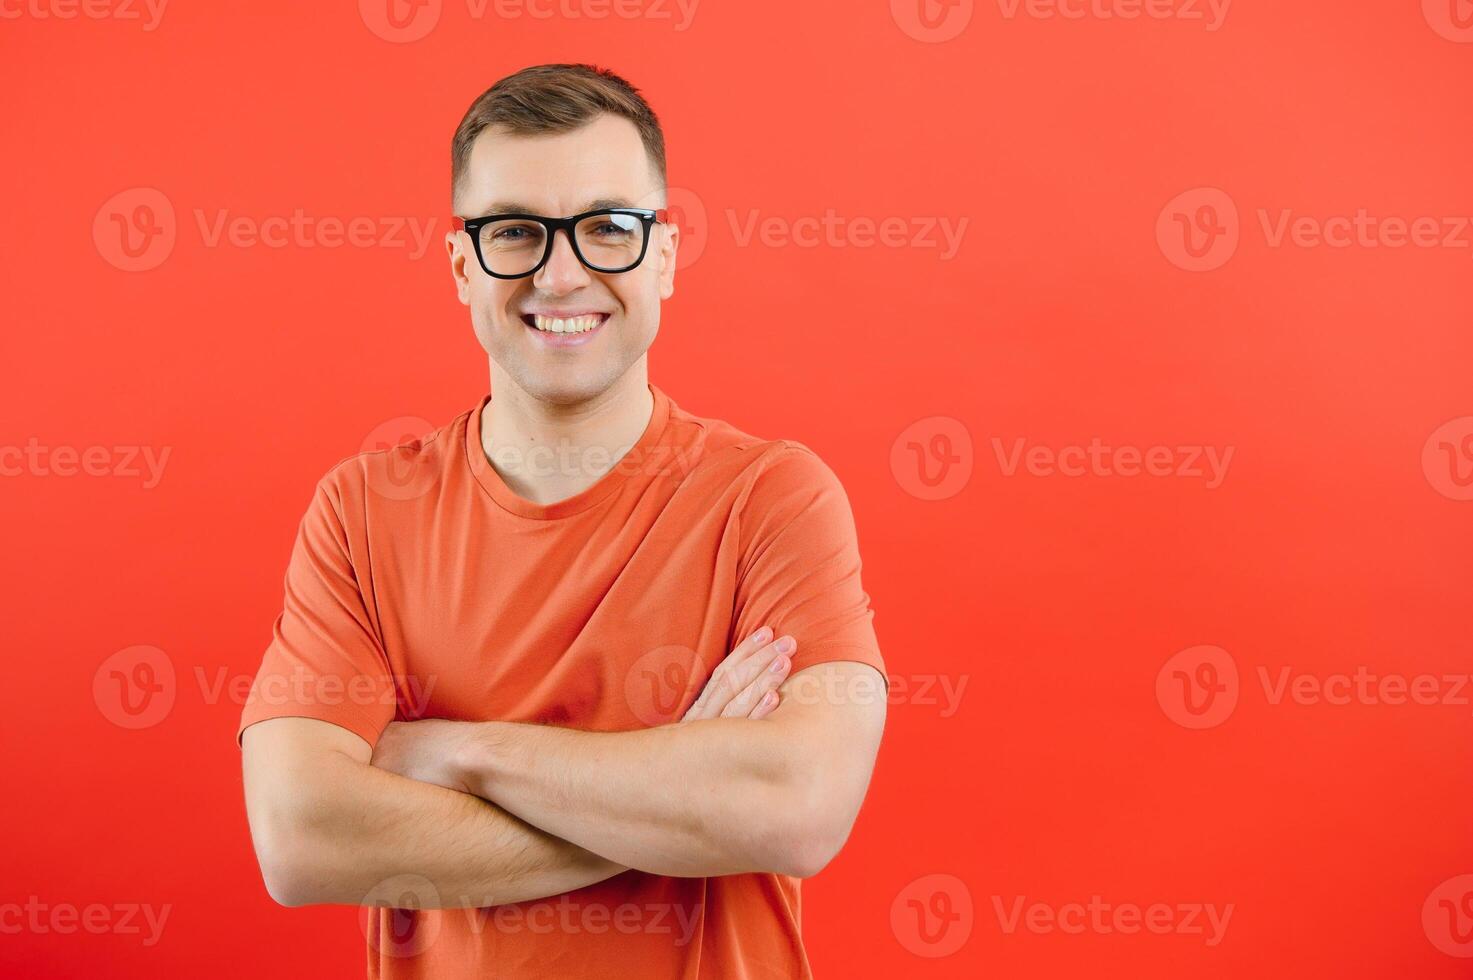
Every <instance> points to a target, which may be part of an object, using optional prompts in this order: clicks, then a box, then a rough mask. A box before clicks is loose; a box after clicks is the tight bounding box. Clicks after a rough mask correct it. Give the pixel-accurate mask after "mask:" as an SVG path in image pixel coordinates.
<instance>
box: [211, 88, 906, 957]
mask: <svg viewBox="0 0 1473 980" xmlns="http://www.w3.org/2000/svg"><path fill="white" fill-rule="evenodd" d="M452 183H453V206H454V209H455V214H456V215H457V222H456V224H457V227H456V230H454V231H453V232H451V233H450V234H448V235H447V236H446V245H447V251H448V254H449V258H450V268H451V272H452V274H453V276H454V280H455V286H456V290H457V292H458V294H459V296H460V300H461V302H462V303H464V304H466V305H467V306H468V307H469V308H470V313H471V322H472V323H473V325H474V328H475V332H476V336H477V338H478V339H479V341H480V343H481V345H482V346H483V347H484V348H485V350H486V353H487V354H488V356H489V361H490V372H491V390H492V395H491V396H490V397H488V398H485V399H483V400H482V401H481V403H480V404H479V405H478V406H477V407H476V408H475V409H473V410H471V411H469V412H467V413H466V414H464V415H462V416H460V417H459V418H457V419H456V420H455V421H453V422H451V423H450V424H449V425H447V426H445V427H444V428H442V429H439V430H437V431H436V432H434V433H432V434H431V435H429V436H427V437H425V438H423V439H420V440H417V441H414V442H411V443H409V444H407V445H404V446H400V447H397V448H394V449H391V450H387V451H383V452H369V453H363V454H360V455H358V456H354V457H351V458H349V459H347V460H344V461H343V462H341V463H339V464H338V465H337V466H336V467H334V468H333V469H332V470H331V471H330V472H329V473H328V474H327V475H326V476H325V477H324V478H323V479H322V480H321V481H320V483H319V484H318V487H317V490H316V493H315V495H314V497H313V500H312V504H311V506H310V508H309V509H308V511H307V514H306V516H305V517H304V518H303V521H302V525H301V528H300V531H299V533H298V536H297V540H296V545H295V548H294V550H293V553H292V558H291V563H290V566H289V569H288V571H287V576H286V599H285V608H284V609H283V612H282V614H281V617H280V618H279V619H278V620H277V623H276V627H275V630H274V633H273V638H272V642H271V644H270V647H269V649H268V650H267V652H266V655H265V659H264V662H263V664H262V666H261V669H260V672H259V674H258V675H257V677H256V683H255V686H254V688H253V691H252V696H251V698H250V700H249V702H248V704H247V706H246V708H245V711H244V714H243V717H242V719H241V726H240V739H241V744H242V747H243V756H244V773H245V792H246V806H247V812H248V815H249V818H250V825H251V834H252V838H253V840H254V843H255V847H256V853H257V856H258V858H259V860H260V864H261V870H262V873H263V876H264V877H265V881H266V887H267V889H268V890H269V892H270V893H271V895H272V897H273V898H275V899H276V900H277V901H278V902H280V903H282V904H283V905H290V906H296V905H307V904H316V903H345V904H354V905H366V906H377V908H375V909H372V910H370V911H369V912H368V913H367V914H368V916H369V922H368V939H369V971H368V972H369V975H370V976H373V977H437V978H444V977H473V976H475V977H479V976H498V977H544V976H546V977H561V978H577V977H595V976H596V977H601V978H606V980H607V978H624V977H638V978H656V977H686V978H695V977H750V978H755V977H782V978H789V977H804V976H809V975H810V973H809V968H808V963H807V959H806V957H805V955H804V951H803V944H802V939H801V933H800V901H799V882H798V879H800V878H804V877H808V876H810V875H813V874H815V873H816V872H817V871H819V869H821V868H822V867H823V866H824V865H825V864H826V863H827V862H828V861H829V860H830V859H831V858H832V857H833V856H834V854H835V853H837V851H838V850H839V848H840V847H841V846H842V845H843V843H844V841H845V839H846V838H847V836H848V834H849V830H850V827H851V826H852V824H853V822H854V819H855V816H856V814H857V812H858V809H859V806H860V803H861V801H862V800H863V797H864V793H865V790H866V788H867V786H868V783H869V777H870V772H871V769H872V767H873V765H874V759H875V754H876V752H877V750H878V746H879V740H880V734H881V730H882V728H883V726H884V716H885V694H886V683H885V680H884V662H883V660H882V659H881V656H880V652H879V649H878V645H877V643H876V640H875V635H874V629H873V626H872V618H873V613H872V612H871V611H870V609H869V599H868V596H867V595H866V594H865V592H864V590H863V588H862V587H861V584H860V577H859V572H860V561H859V554H858V550H857V546H856V541H855V532H854V524H853V518H852V516H851V513H850V510H849V505H848V502H847V500H846V498H845V495H844V492H843V488H842V487H841V486H840V485H839V483H838V481H837V479H836V478H835V477H834V475H833V473H832V472H831V471H830V470H829V468H828V467H827V466H825V465H824V464H823V463H822V462H821V461H820V460H819V459H818V458H817V457H816V456H815V455H814V454H813V453H812V452H810V451H809V450H807V449H806V448H804V447H803V446H801V445H799V444H797V443H794V442H785V441H764V440H761V439H757V438H754V437H752V436H749V435H746V434H745V433H743V432H740V431H738V430H737V429H735V428H733V427H732V426H730V425H727V424H726V423H724V422H720V421H715V420H710V419H703V418H698V417H696V416H694V415H691V414H690V413H688V412H686V411H684V410H683V409H681V408H680V407H679V406H678V405H676V404H675V403H674V402H673V401H672V400H671V399H670V398H669V397H668V396H667V395H666V394H665V393H664V392H663V391H661V390H660V389H659V388H658V387H656V386H653V385H651V384H649V382H648V377H647V364H646V352H647V351H648V349H649V347H650V344H651V342H652V341H653V340H654V338H655V334H656V331H657V330H658V327H659V318H660V302H661V301H662V300H664V299H667V298H668V297H669V296H670V295H671V294H672V292H673V290H674V279H675V269H676V255H677V246H678V243H679V233H678V230H677V228H676V227H675V225H673V224H671V223H670V222H669V221H668V220H667V215H666V214H665V213H664V211H663V210H662V209H663V207H664V204H665V201H664V195H665V152H664V140H663V137H662V135H661V132H660V127H659V124H658V122H657V121H656V118H655V116H654V114H653V113H652V112H651V111H650V109H649V107H648V105H646V103H645V102H644V100H643V99H642V98H641V97H640V95H639V94H638V92H637V91H635V90H634V89H633V88H632V87H630V86H629V84H628V83H627V82H625V81H624V80H622V79H621V78H619V77H618V76H616V75H614V74H612V73H610V72H607V71H599V70H597V69H594V68H592V67H589V66H578V65H544V66H540V67H536V68H529V69H526V70H524V71H521V72H519V73H517V74H515V75H513V76H511V77H509V78H506V79H503V80H502V81H500V82H498V83H497V84H496V85H495V86H493V87H492V88H491V89H490V90H488V91H487V92H486V93H485V94H483V95H482V96H481V97H480V98H479V99H477V100H476V102H475V103H474V104H473V105H472V106H471V108H470V110H469V111H468V112H467V114H466V116H465V118H464V119H463V120H462V122H461V124H460V126H459V128H458V130H457V132H456V134H455V137H454V140H453V143H452ZM560 218H572V219H574V220H570V221H562V222H559V221H557V220H552V221H546V220H545V219H560ZM752 390H753V393H754V396H755V397H781V396H780V394H778V393H770V392H766V391H764V385H763V384H762V382H761V381H760V379H756V378H754V381H753V384H752Z"/></svg>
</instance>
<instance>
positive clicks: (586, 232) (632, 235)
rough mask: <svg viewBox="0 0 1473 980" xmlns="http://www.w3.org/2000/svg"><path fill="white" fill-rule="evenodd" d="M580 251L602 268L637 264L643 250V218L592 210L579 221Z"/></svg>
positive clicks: (618, 269)
mask: <svg viewBox="0 0 1473 980" xmlns="http://www.w3.org/2000/svg"><path fill="white" fill-rule="evenodd" d="M576 233H577V236H578V251H579V252H581V253H583V260H584V261H585V262H587V263H588V264H589V265H591V266H592V267H593V268H595V269H598V270H599V271H600V272H624V271H625V270H628V269H632V268H634V266H635V264H636V263H637V262H638V261H639V257H640V255H641V254H642V253H643V252H644V222H643V221H640V220H639V219H638V218H637V217H635V216H634V215H632V214H592V215H589V216H588V217H586V218H584V219H583V220H582V221H580V222H578V227H577V229H576Z"/></svg>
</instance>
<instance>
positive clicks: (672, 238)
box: [655, 221, 680, 300]
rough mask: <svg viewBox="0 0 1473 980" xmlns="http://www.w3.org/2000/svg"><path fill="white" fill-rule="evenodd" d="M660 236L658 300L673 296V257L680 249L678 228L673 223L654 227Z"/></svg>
mask: <svg viewBox="0 0 1473 980" xmlns="http://www.w3.org/2000/svg"><path fill="white" fill-rule="evenodd" d="M655 227H656V228H659V229H660V230H661V231H662V232H663V234H661V236H660V299H662V300H665V299H669V298H670V297H671V296H673V295H675V255H676V252H677V251H678V250H679V248H680V226H679V225H677V224H676V223H675V222H673V221H671V222H667V223H665V224H663V225H656V226H655Z"/></svg>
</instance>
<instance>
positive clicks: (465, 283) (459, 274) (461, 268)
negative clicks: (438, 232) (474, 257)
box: [445, 231, 471, 306]
mask: <svg viewBox="0 0 1473 980" xmlns="http://www.w3.org/2000/svg"><path fill="white" fill-rule="evenodd" d="M465 241H466V238H465V236H464V235H463V234H462V233H461V232H458V231H448V232H446V233H445V254H446V255H447V256H449V258H450V278H452V279H454V280H455V295H456V296H457V297H459V298H460V303H461V305H462V306H469V305H470V304H471V281H470V278H469V277H468V276H467V275H466V268H465V259H466V255H465V249H464V248H463V247H462V243H464V242H465Z"/></svg>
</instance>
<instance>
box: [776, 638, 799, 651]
mask: <svg viewBox="0 0 1473 980" xmlns="http://www.w3.org/2000/svg"><path fill="white" fill-rule="evenodd" d="M797 645H798V644H796V643H795V642H793V638H792V637H791V636H785V637H783V638H782V639H781V640H778V641H777V652H778V653H791V652H792V650H793V647H795V646H797Z"/></svg>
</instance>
